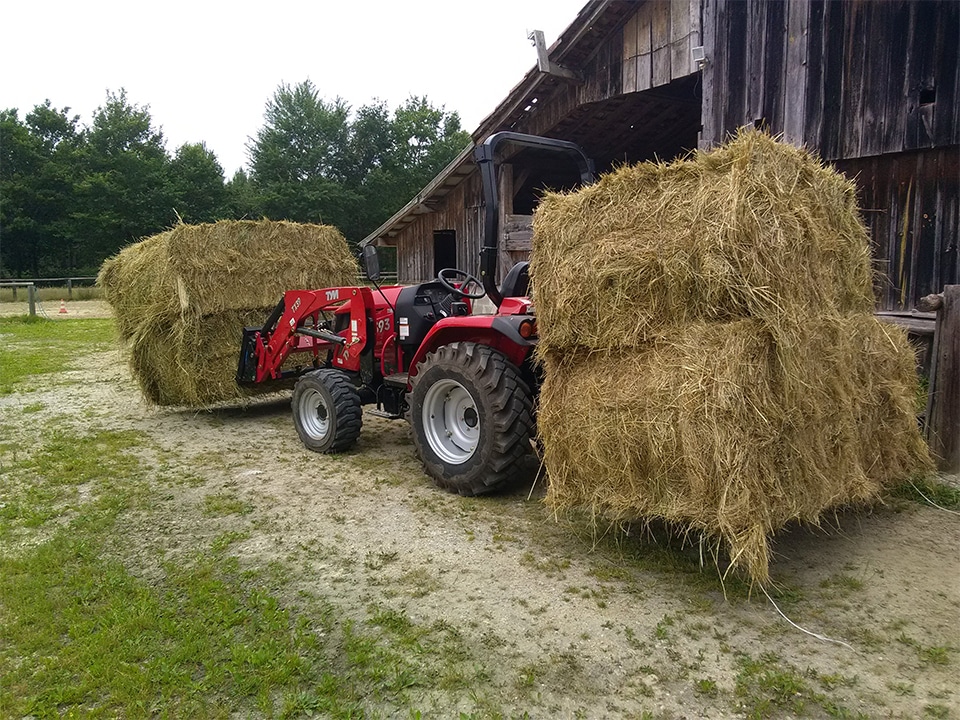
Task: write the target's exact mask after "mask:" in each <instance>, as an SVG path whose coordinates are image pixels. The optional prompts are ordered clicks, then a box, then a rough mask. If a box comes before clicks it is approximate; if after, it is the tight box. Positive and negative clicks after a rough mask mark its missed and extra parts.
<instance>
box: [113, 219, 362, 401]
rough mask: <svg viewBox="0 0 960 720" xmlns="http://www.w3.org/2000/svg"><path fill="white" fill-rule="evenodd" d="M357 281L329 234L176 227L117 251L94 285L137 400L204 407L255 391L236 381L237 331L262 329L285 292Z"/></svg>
mask: <svg viewBox="0 0 960 720" xmlns="http://www.w3.org/2000/svg"><path fill="white" fill-rule="evenodd" d="M356 276H357V266H356V262H355V261H354V259H353V256H352V255H351V254H350V250H349V248H348V247H347V243H346V241H345V240H344V238H343V236H342V235H341V234H340V232H339V231H338V230H337V229H336V228H333V227H329V226H324V225H305V224H298V223H290V222H270V221H266V220H263V221H238V222H234V221H220V222H217V223H212V224H205V225H183V224H181V225H177V226H176V227H174V228H173V229H172V230H169V231H167V232H164V233H160V234H159V235H154V236H153V237H150V238H147V239H145V240H143V241H141V242H139V243H136V244H134V245H130V246H128V247H126V248H124V249H123V250H122V251H121V252H120V253H119V254H117V255H116V256H114V257H112V258H110V259H108V260H107V261H106V262H104V264H103V267H102V268H101V270H100V275H99V277H98V278H97V280H98V282H99V284H100V285H101V287H102V288H103V290H104V295H105V297H106V299H107V302H109V303H110V305H111V306H112V307H113V310H114V315H115V316H116V321H117V327H118V329H119V332H120V335H121V337H122V338H123V340H125V341H126V342H127V345H128V349H129V351H130V364H131V368H132V370H133V374H134V376H135V377H136V379H137V382H138V383H139V384H140V388H141V389H142V391H143V394H144V396H145V397H146V398H147V399H148V400H150V401H151V402H154V403H156V404H158V405H186V406H189V407H203V406H205V405H209V404H210V403H213V402H217V401H220V400H227V399H231V398H238V397H241V396H242V395H244V394H250V393H252V392H257V391H258V389H257V388H253V389H248V388H240V387H239V386H238V385H237V384H236V382H235V381H234V376H235V374H236V370H237V358H238V356H239V351H240V338H241V334H242V330H243V327H244V326H257V325H261V324H262V323H263V321H264V320H265V319H266V317H267V315H268V314H269V312H270V310H271V309H272V308H273V307H274V306H275V305H276V304H277V301H278V300H279V299H280V297H281V296H282V295H283V293H284V291H286V290H294V289H302V288H323V287H332V286H339V285H352V284H355V282H356Z"/></svg>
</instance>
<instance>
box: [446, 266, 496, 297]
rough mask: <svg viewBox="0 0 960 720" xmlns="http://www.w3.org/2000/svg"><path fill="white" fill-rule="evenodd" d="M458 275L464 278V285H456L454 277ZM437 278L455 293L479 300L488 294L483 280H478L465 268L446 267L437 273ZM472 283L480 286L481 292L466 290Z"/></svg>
mask: <svg viewBox="0 0 960 720" xmlns="http://www.w3.org/2000/svg"><path fill="white" fill-rule="evenodd" d="M447 275H450V276H452V277H451V278H448V277H447ZM458 277H459V278H463V281H464V282H463V285H461V286H460V287H454V285H453V279H455V278H458ZM437 280H439V281H440V284H441V285H443V287H444V288H446V289H447V290H449V291H450V292H452V293H455V294H456V295H459V296H460V297H465V298H469V299H470V300H479V299H480V298H482V297H483V296H484V295H486V294H487V291H486V290H484V289H483V283H482V282H480V281H479V280H477V279H476V278H475V277H474V276H473V275H471V274H470V273H468V272H464V271H463V270H457V269H456V268H444V269H443V270H441V271H440V272H438V273H437ZM470 283H473V284H474V285H476V286H477V287H479V288H480V292H479V293H466V292H464V291H463V288H465V287H467V286H468V285H470Z"/></svg>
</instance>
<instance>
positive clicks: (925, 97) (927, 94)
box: [920, 87, 937, 105]
mask: <svg viewBox="0 0 960 720" xmlns="http://www.w3.org/2000/svg"><path fill="white" fill-rule="evenodd" d="M936 101H937V89H936V88H935V87H929V88H920V104H921V105H933V104H934V103H935V102H936Z"/></svg>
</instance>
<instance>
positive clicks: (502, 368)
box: [409, 342, 533, 495]
mask: <svg viewBox="0 0 960 720" xmlns="http://www.w3.org/2000/svg"><path fill="white" fill-rule="evenodd" d="M409 404H410V413H409V419H410V424H411V426H412V429H413V441H414V444H415V445H416V448H417V452H418V454H419V455H420V459H421V460H422V461H423V467H424V470H425V471H426V473H427V474H428V475H429V476H430V477H431V478H433V481H434V482H435V483H436V484H437V485H439V486H440V487H442V488H444V489H446V490H449V491H451V492H456V493H459V494H460V495H480V494H483V493H488V492H493V491H495V490H500V489H502V488H505V487H507V486H509V485H511V484H512V483H514V482H515V481H516V480H517V479H518V478H519V476H520V475H521V473H522V472H523V469H524V468H523V465H524V463H523V460H524V458H525V457H526V456H527V455H528V454H529V453H530V450H531V447H530V438H531V436H532V435H533V401H532V398H531V393H530V388H529V387H528V386H527V384H526V383H525V382H524V381H523V379H522V378H521V375H520V371H519V370H518V369H517V367H516V366H515V365H513V363H511V362H510V361H509V360H508V359H507V358H506V357H504V356H503V355H502V354H501V353H499V352H497V351H496V350H493V349H492V348H489V347H487V346H485V345H477V344H476V343H470V342H463V343H452V344H450V345H444V346H443V347H440V348H438V349H437V350H436V351H435V352H432V353H429V354H428V355H427V357H426V358H425V359H424V360H423V362H422V363H420V365H419V366H418V369H417V374H416V376H414V378H413V390H412V391H411V393H410V403H409Z"/></svg>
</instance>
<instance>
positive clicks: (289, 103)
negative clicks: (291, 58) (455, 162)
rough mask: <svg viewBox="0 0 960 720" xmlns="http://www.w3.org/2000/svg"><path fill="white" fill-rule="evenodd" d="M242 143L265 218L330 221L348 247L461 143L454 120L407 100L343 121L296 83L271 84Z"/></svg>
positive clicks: (344, 113) (334, 106)
mask: <svg viewBox="0 0 960 720" xmlns="http://www.w3.org/2000/svg"><path fill="white" fill-rule="evenodd" d="M265 119H266V125H265V126H264V127H263V128H262V129H261V130H260V132H259V133H258V134H257V137H256V139H255V140H254V142H253V143H252V144H251V145H250V147H249V151H250V158H251V179H252V181H253V183H254V185H255V186H256V187H257V189H258V191H259V193H260V196H261V199H262V203H263V204H262V209H263V212H264V214H266V215H267V216H268V217H270V218H273V219H287V220H297V221H303V222H325V223H332V224H334V225H336V226H337V227H339V228H340V230H341V231H342V232H343V233H344V235H345V236H346V237H347V239H348V240H350V241H353V242H355V241H358V240H360V239H362V238H363V237H364V236H365V235H366V234H367V233H369V232H370V231H372V230H373V229H375V228H376V227H377V226H379V225H380V224H381V223H382V222H383V221H384V220H386V219H387V218H388V217H390V215H391V214H393V213H394V212H395V211H396V210H398V209H399V208H400V207H402V206H403V205H404V203H406V202H407V201H408V200H410V198H411V197H413V196H414V195H415V194H416V192H417V191H418V190H419V189H420V188H422V187H423V186H424V185H426V184H427V183H428V182H429V181H430V180H431V179H432V178H433V177H434V176H435V175H436V174H437V173H438V172H439V171H440V170H442V169H443V167H444V166H445V165H446V164H447V163H448V162H450V160H452V159H453V157H454V156H455V155H456V154H457V153H458V152H459V151H460V150H462V149H463V148H464V147H465V146H466V145H467V143H468V142H469V141H470V136H469V135H468V134H467V133H466V132H464V131H463V130H462V129H461V128H460V119H459V116H458V115H457V114H456V113H447V112H445V111H444V110H443V109H437V108H434V107H433V106H432V105H431V104H430V103H429V102H428V101H427V99H426V98H418V97H411V98H409V99H408V100H407V101H406V102H405V103H404V104H403V105H401V106H400V107H399V108H397V109H396V111H395V112H394V113H393V114H392V116H391V113H390V111H389V109H388V108H387V106H386V104H385V103H382V102H374V103H372V104H370V105H365V106H363V107H361V108H359V109H358V110H357V111H356V112H355V113H351V108H350V106H349V105H347V103H346V102H345V101H344V100H343V99H342V98H336V99H334V100H333V101H325V100H323V99H321V98H320V95H319V92H318V91H317V89H316V88H315V87H314V85H313V84H312V83H311V82H310V81H309V80H306V81H304V82H302V83H300V84H298V85H296V86H292V87H291V86H289V85H281V86H280V88H279V89H278V90H277V91H276V93H275V94H274V96H273V98H272V99H271V100H270V102H268V103H267V108H266V112H265Z"/></svg>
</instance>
